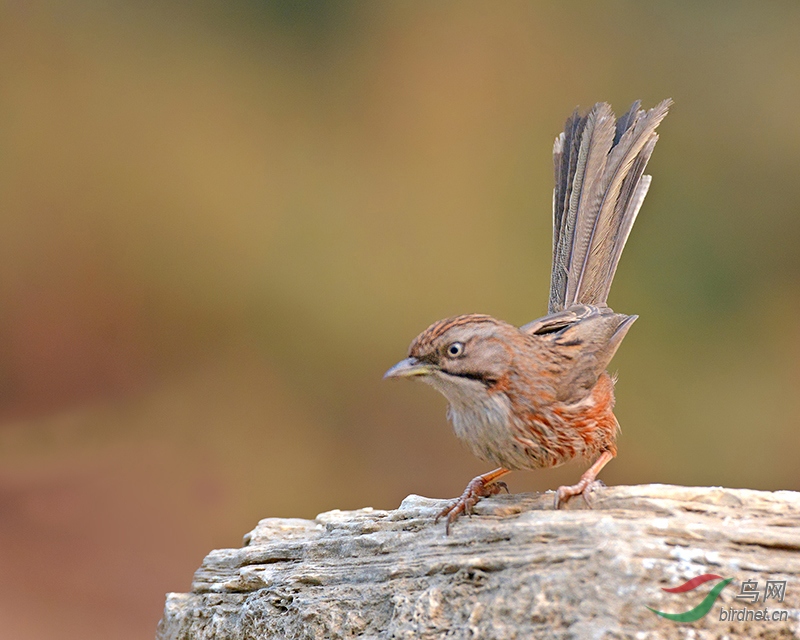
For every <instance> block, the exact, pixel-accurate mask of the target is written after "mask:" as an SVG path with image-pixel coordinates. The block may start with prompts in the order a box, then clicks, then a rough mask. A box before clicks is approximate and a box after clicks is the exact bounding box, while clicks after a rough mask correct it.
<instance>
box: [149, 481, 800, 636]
mask: <svg viewBox="0 0 800 640" xmlns="http://www.w3.org/2000/svg"><path fill="white" fill-rule="evenodd" d="M593 498H594V499H593V501H592V504H593V508H591V509H589V508H587V506H586V504H585V502H584V501H583V500H582V499H580V498H576V499H573V500H571V501H570V502H569V504H568V508H567V509H565V510H560V511H555V510H553V508H552V503H553V495H552V494H521V495H513V496H495V497H492V498H489V499H486V500H483V501H482V502H481V503H479V504H478V506H477V508H476V516H475V517H472V518H461V519H459V520H458V521H457V522H456V523H455V524H454V526H453V528H452V532H451V535H450V536H449V537H448V536H445V534H444V524H443V523H441V522H440V523H438V524H434V523H433V516H434V514H436V513H437V512H438V511H439V510H440V509H441V508H442V506H443V505H444V504H445V502H444V501H441V500H432V499H428V498H422V497H419V496H409V497H408V498H406V499H405V500H404V501H403V503H402V504H401V505H400V508H399V509H397V510H395V511H378V510H373V509H370V508H367V509H360V510H358V511H330V512H328V513H323V514H320V515H319V516H317V518H316V520H314V521H310V520H297V519H278V518H268V519H266V520H262V521H261V522H260V523H259V524H258V526H257V527H256V528H255V529H254V530H253V531H252V532H250V533H249V534H247V535H246V536H245V539H244V546H243V547H242V548H241V549H224V550H218V551H212V552H211V553H210V554H209V555H208V557H206V559H205V561H204V562H203V565H202V566H201V567H200V569H199V570H198V571H197V573H196V574H195V579H194V582H193V584H192V591H191V593H188V594H176V593H172V594H169V595H168V596H167V602H166V606H165V610H164V618H163V620H162V621H161V623H160V625H159V629H158V638H159V640H184V639H190V638H191V639H193V640H195V639H196V640H203V639H209V640H210V639H211V638H214V639H215V640H223V639H231V640H233V639H236V640H245V639H247V640H255V639H262V638H286V639H289V638H292V639H301V638H302V639H306V638H314V639H319V640H328V639H331V638H351V637H359V638H363V639H367V638H409V639H410V638H440V637H445V636H446V637H448V638H598V639H600V638H636V639H650V638H653V639H655V638H698V639H705V638H726V637H727V638H796V637H800V622H799V621H798V609H800V582H799V581H798V576H800V493H794V492H788V491H781V492H775V493H769V492H761V491H749V490H744V489H723V488H704V487H696V488H693V487H677V486H666V485H645V486H633V487H610V488H603V489H601V490H599V491H597V492H596V493H595V494H594V495H593ZM704 573H714V574H718V575H720V576H722V577H724V578H733V582H732V583H731V584H730V585H729V586H728V587H726V588H725V589H724V590H723V592H722V595H721V597H720V598H719V600H718V601H717V603H716V604H715V606H714V607H713V608H712V609H711V612H710V613H709V614H708V615H706V616H705V617H703V618H701V619H700V620H698V621H696V622H694V623H691V624H688V623H684V624H679V623H676V622H673V621H671V620H666V619H663V618H661V617H659V616H657V615H655V614H654V613H652V612H651V611H649V610H648V609H647V608H646V605H647V606H650V607H653V608H655V609H658V610H661V611H667V612H676V613H680V612H684V611H687V610H689V609H692V608H694V607H695V606H696V605H698V604H699V603H700V602H701V601H702V600H703V598H704V597H705V595H706V594H707V593H708V592H709V591H710V589H711V588H712V587H713V586H714V585H715V584H717V582H718V581H717V582H709V583H706V584H705V585H703V586H701V587H699V588H697V589H696V590H693V591H689V592H686V593H678V594H673V593H666V592H664V591H662V587H667V588H669V587H676V586H678V585H681V584H682V583H684V582H685V581H687V580H689V579H690V578H693V577H695V576H697V575H700V574H704ZM745 580H755V581H758V587H759V590H760V592H761V594H762V596H761V601H759V602H758V603H757V604H750V603H747V602H745V601H743V600H740V599H736V597H735V596H736V595H737V594H739V592H740V588H741V583H742V582H743V581H745ZM767 580H777V581H784V580H785V581H786V588H785V598H784V600H783V602H779V601H778V600H776V599H774V598H773V599H770V600H767V601H766V602H764V601H763V593H764V587H765V583H766V581H767ZM765 606H766V607H767V608H768V611H769V615H770V616H771V615H772V613H773V612H774V611H776V610H787V611H788V620H784V621H773V620H772V619H769V620H765V621H750V622H747V621H744V622H739V621H721V620H720V616H721V615H722V611H723V609H724V610H726V611H727V610H728V609H729V608H730V607H733V608H734V609H737V610H738V609H743V608H750V609H753V610H763V609H764V607H765Z"/></svg>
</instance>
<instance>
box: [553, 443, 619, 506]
mask: <svg viewBox="0 0 800 640" xmlns="http://www.w3.org/2000/svg"><path fill="white" fill-rule="evenodd" d="M613 458H614V454H613V453H611V452H610V451H603V453H601V454H600V457H599V458H598V459H597V460H595V462H594V464H593V465H592V466H591V467H589V468H588V469H587V470H586V472H585V473H584V474H583V475H582V476H581V479H580V480H579V481H578V483H577V484H573V485H571V486H566V485H565V486H563V487H559V488H558V491H556V500H555V508H556V509H558V508H559V507H560V506H561V505H562V504H563V503H565V502H566V501H567V500H569V499H570V498H571V497H572V496H577V495H578V494H581V495H583V499H584V500H586V504H589V499H588V497H587V494H588V493H589V492H590V491H591V490H592V486H593V485H594V483H595V480H596V478H597V474H598V473H600V470H601V469H602V468H603V467H605V466H606V465H607V464H608V463H609V462H611V460H612V459H613Z"/></svg>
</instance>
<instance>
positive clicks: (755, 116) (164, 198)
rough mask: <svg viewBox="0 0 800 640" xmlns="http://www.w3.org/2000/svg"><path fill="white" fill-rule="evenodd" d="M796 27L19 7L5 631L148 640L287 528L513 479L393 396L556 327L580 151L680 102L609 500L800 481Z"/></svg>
mask: <svg viewBox="0 0 800 640" xmlns="http://www.w3.org/2000/svg"><path fill="white" fill-rule="evenodd" d="M798 32H800V6H798V5H797V3H794V2H772V3H755V2H752V3H745V2H704V3H697V2H688V1H687V2H668V3H667V2H662V3H652V2H651V3H640V2H569V3H558V2H552V3H538V2H510V1H509V2H503V3H492V2H485V3H476V2H435V3H422V2H418V3H407V2H372V3H366V2H364V3H361V2H346V3H340V2H322V1H316V2H310V1H308V2H293V1H290V0H286V1H284V2H270V3H260V2H243V1H238V2H232V1H229V2H224V3H214V2H194V3H180V2H166V3H160V2H149V3H148V2H127V1H118V2H112V3H108V2H106V3H101V2H72V3H59V2H53V3H46V2H16V3H12V2H8V3H4V4H3V5H2V7H0V575H2V576H3V579H2V582H1V583H0V637H1V638H23V637H24V638H52V637H59V638H67V639H71V638H76V639H77V638H80V639H94V638H98V639H99V638H109V637H115V638H125V639H127V638H131V639H132V638H141V637H152V635H153V633H154V630H155V625H156V622H157V620H158V618H159V617H160V612H161V606H162V604H163V597H164V593H165V592H166V591H172V590H174V591H181V590H187V589H188V587H189V583H190V580H191V576H192V572H193V570H194V569H195V568H196V567H197V566H198V565H199V563H200V561H201V559H202V557H203V555H204V554H205V553H206V552H207V551H208V550H210V549H212V548H214V547H220V546H238V545H239V544H240V542H241V536H242V535H243V534H244V533H245V532H246V531H248V530H249V529H251V528H252V527H253V526H254V525H255V523H256V522H257V521H258V519H259V518H262V517H267V516H298V517H313V516H314V515H315V514H316V513H318V512H320V511H323V510H328V509H333V508H356V507H362V506H366V505H371V506H374V507H377V508H392V507H395V506H397V505H398V504H399V502H400V500H402V498H403V497H404V496H406V495H407V494H409V493H412V492H413V493H420V494H425V495H430V496H439V497H450V496H454V495H456V494H458V493H459V492H460V491H461V490H462V489H463V487H464V485H465V483H466V482H467V481H468V480H469V479H470V478H471V477H472V476H473V475H475V474H477V473H480V472H482V471H485V470H487V466H486V465H485V464H483V463H481V462H480V461H478V460H476V459H474V458H473V457H472V456H471V455H470V454H469V453H468V452H467V451H466V450H464V449H463V448H462V447H461V446H460V444H459V443H458V442H457V440H456V439H455V437H454V436H453V435H452V433H451V431H450V427H449V425H448V424H447V423H446V421H445V417H444V412H445V411H444V410H445V403H444V400H443V399H442V398H441V397H440V396H438V395H437V394H436V393H435V392H434V391H433V390H432V389H430V388H427V387H425V386H423V385H420V384H412V383H403V382H394V383H392V382H384V381H382V380H381V375H382V374H383V372H384V371H385V370H386V369H387V368H388V367H389V366H391V365H392V364H393V363H394V362H396V361H397V360H399V359H400V358H402V357H404V355H405V351H406V349H407V346H408V343H409V342H410V340H411V339H412V338H413V337H414V336H415V335H416V334H417V333H418V332H419V331H421V330H422V329H424V328H425V327H426V326H427V325H428V324H429V323H430V322H432V321H434V320H437V319H439V318H441V317H443V316H447V315H452V314H457V313H465V312H484V313H490V314H493V315H496V316H498V317H500V318H503V319H505V320H508V321H510V322H513V323H517V324H522V323H524V322H527V321H529V320H531V319H533V318H535V317H537V316H539V315H542V314H543V313H544V312H545V308H546V300H547V287H548V283H549V262H550V255H549V252H550V243H551V236H550V233H551V231H550V216H551V212H550V203H551V188H552V167H551V155H550V154H551V148H552V142H553V139H554V137H555V135H556V134H557V133H558V132H559V131H560V130H561V127H562V125H563V123H564V120H565V119H566V117H567V115H568V114H569V113H570V112H571V111H572V109H573V108H574V107H575V106H577V105H581V106H583V107H588V106H590V105H591V104H592V103H593V102H595V101H598V100H607V101H610V102H611V103H612V104H613V105H614V107H615V109H616V110H617V112H618V113H621V112H622V111H623V110H625V109H626V108H627V107H628V105H629V104H630V103H631V102H632V101H633V100H634V99H636V98H642V99H643V101H644V106H646V107H651V106H653V105H654V104H655V103H656V102H658V101H659V100H661V99H663V98H665V97H672V98H673V99H674V100H675V106H674V108H673V110H672V113H671V114H670V115H669V117H668V118H667V119H666V121H665V122H664V124H663V125H662V126H661V127H660V133H661V141H660V142H659V144H658V147H657V148H656V151H655V154H654V156H653V160H652V162H651V164H650V166H649V172H650V173H652V174H653V176H654V180H653V186H652V188H651V190H650V194H649V196H648V198H647V201H646V202H645V205H644V207H643V209H642V212H641V214H640V217H639V220H638V222H637V224H636V227H635V228H634V230H633V233H632V235H631V238H630V242H629V245H628V248H627V250H626V253H625V255H624V256H623V258H622V262H621V265H620V269H619V273H618V277H617V280H616V283H615V286H614V289H613V290H612V293H611V299H610V303H611V304H612V305H613V307H614V308H615V309H617V310H618V311H620V312H624V313H637V314H639V315H640V316H641V318H640V320H639V321H638V322H637V323H636V325H635V327H634V328H633V329H632V331H631V332H630V334H629V336H628V338H627V339H626V341H625V343H624V345H623V347H622V348H621V350H620V352H619V354H618V356H617V357H616V358H615V360H614V362H613V369H614V370H617V371H618V372H619V384H618V387H617V388H618V405H617V406H618V413H617V415H618V417H619V419H620V422H621V424H622V436H621V439H620V443H619V444H620V455H619V457H618V459H617V460H615V461H614V462H613V463H612V464H610V465H609V467H608V468H607V470H606V471H604V472H603V475H602V477H603V478H604V479H605V480H606V482H607V483H645V482H668V483H681V484H722V485H727V486H733V487H750V488H757V489H794V490H800V471H798V465H797V451H798V447H800V429H798V422H799V421H800V389H798V381H800V321H798V314H800V247H798V243H799V242H800V175H799V174H800V116H798V107H799V106H800V71H799V70H800V44H798V37H797V34H798ZM580 471H581V468H580V467H579V466H570V467H566V468H564V469H559V470H555V471H552V470H551V471H542V472H537V473H517V474H514V475H513V476H511V479H510V481H509V483H510V485H511V488H512V490H514V491H530V490H544V489H548V488H554V487H557V486H558V485H559V484H561V483H564V482H570V481H574V480H575V479H576V478H577V476H578V475H579V473H580Z"/></svg>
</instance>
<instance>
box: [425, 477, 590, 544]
mask: <svg viewBox="0 0 800 640" xmlns="http://www.w3.org/2000/svg"><path fill="white" fill-rule="evenodd" d="M598 471H599V469H598ZM507 473H511V470H510V469H504V468H503V467H500V468H499V469H495V470H494V471H490V472H489V473H484V474H483V475H481V476H478V477H477V478H473V479H472V480H470V483H469V484H468V485H467V488H466V489H464V493H462V494H461V497H460V498H457V499H456V501H455V502H454V503H453V504H451V505H448V506H447V507H445V508H444V509H442V510H441V511H440V512H439V514H438V515H437V516H436V520H435V521H434V522H439V518H441V517H442V516H447V524H446V525H445V533H446V534H447V535H448V536H449V535H450V525H451V524H453V522H455V520H456V518H458V516H460V515H461V514H462V513H466V514H467V515H472V508H473V507H474V506H475V505H476V504H478V501H479V500H480V499H481V498H487V497H489V496H493V495H496V494H498V493H500V491H501V490H503V489H505V490H506V493H508V485H506V483H505V482H497V480H499V479H500V478H502V477H503V476H504V475H506V474H507Z"/></svg>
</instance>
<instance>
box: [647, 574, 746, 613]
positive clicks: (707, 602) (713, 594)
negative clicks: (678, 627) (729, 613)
mask: <svg viewBox="0 0 800 640" xmlns="http://www.w3.org/2000/svg"><path fill="white" fill-rule="evenodd" d="M711 580H722V582H720V583H719V584H717V585H716V586H715V587H714V588H713V589H712V590H711V591H709V592H708V595H707V596H706V597H705V598H703V601H702V602H701V603H700V604H698V605H697V606H696V607H695V608H694V609H689V611H684V612H683V613H665V612H664V611H657V610H656V609H653V608H652V607H647V608H648V609H650V611H652V612H653V613H655V614H656V615H659V616H661V617H662V618H666V619H667V620H673V621H675V622H694V621H696V620H699V619H700V618H702V617H703V616H704V615H706V614H707V613H708V612H709V611H711V607H713V606H714V603H715V602H716V601H717V598H719V595H720V594H721V593H722V590H723V589H724V588H725V587H727V586H728V585H729V584H730V583H731V581H732V580H733V578H723V577H722V576H718V575H716V574H714V573H704V574H703V575H701V576H697V577H696V578H692V579H691V580H689V581H687V582H684V583H683V584H682V585H680V586H679V587H673V588H671V589H665V588H662V591H666V592H667V593H686V592H688V591H694V590H695V589H697V587H699V586H700V585H701V584H705V583H706V582H709V581H711Z"/></svg>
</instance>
